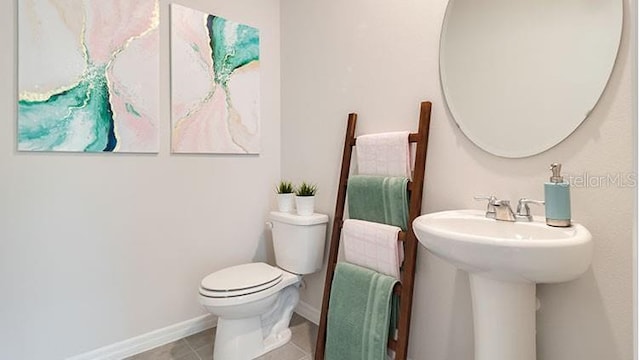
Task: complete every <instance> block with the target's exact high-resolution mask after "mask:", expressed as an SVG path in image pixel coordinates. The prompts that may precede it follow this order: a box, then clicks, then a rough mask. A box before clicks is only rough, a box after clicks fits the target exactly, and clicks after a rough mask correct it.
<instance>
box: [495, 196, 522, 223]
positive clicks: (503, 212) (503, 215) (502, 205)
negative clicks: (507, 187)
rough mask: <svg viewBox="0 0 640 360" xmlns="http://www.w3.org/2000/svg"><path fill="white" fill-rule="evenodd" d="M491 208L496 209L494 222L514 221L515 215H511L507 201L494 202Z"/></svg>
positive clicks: (509, 204) (511, 211) (511, 210)
mask: <svg viewBox="0 0 640 360" xmlns="http://www.w3.org/2000/svg"><path fill="white" fill-rule="evenodd" d="M493 206H494V207H495V209H496V220H500V221H511V222H514V221H516V214H514V213H513V209H511V202H509V200H496V201H494V202H493Z"/></svg>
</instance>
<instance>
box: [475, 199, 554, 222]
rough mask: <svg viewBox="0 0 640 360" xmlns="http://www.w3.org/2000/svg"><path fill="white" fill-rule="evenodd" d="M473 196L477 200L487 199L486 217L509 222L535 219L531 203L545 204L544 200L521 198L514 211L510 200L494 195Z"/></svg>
mask: <svg viewBox="0 0 640 360" xmlns="http://www.w3.org/2000/svg"><path fill="white" fill-rule="evenodd" d="M473 198H474V199H475V200H487V211H486V213H485V217H487V218H489V219H496V220H500V221H509V222H515V221H533V216H531V209H530V208H529V204H537V205H544V201H540V200H531V199H527V198H521V199H520V200H519V201H518V207H517V208H516V212H515V213H514V212H513V209H512V208H511V202H510V201H509V200H498V198H496V197H495V196H493V195H490V196H474V197H473Z"/></svg>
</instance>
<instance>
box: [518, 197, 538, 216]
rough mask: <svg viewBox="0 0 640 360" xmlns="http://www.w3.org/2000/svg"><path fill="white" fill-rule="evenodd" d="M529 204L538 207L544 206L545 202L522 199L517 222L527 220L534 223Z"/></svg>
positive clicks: (519, 202) (519, 201)
mask: <svg viewBox="0 0 640 360" xmlns="http://www.w3.org/2000/svg"><path fill="white" fill-rule="evenodd" d="M529 204H536V205H544V201H542V200H532V199H527V198H522V199H520V200H518V208H517V209H516V219H517V220H521V221H523V220H526V221H532V220H533V217H532V216H531V209H530V208H529Z"/></svg>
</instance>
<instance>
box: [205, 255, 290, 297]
mask: <svg viewBox="0 0 640 360" xmlns="http://www.w3.org/2000/svg"><path fill="white" fill-rule="evenodd" d="M282 277H283V271H282V270H281V269H278V268H276V267H273V266H270V265H267V264H265V263H250V264H242V265H237V266H231V267H228V268H226V269H222V270H219V271H216V272H214V273H212V274H209V275H208V276H207V277H205V278H204V279H203V280H202V282H201V284H200V294H201V295H203V296H206V297H209V298H232V297H238V296H244V295H251V294H255V293H259V292H261V291H264V290H267V289H269V288H272V287H274V286H276V285H278V284H279V283H280V282H281V281H282Z"/></svg>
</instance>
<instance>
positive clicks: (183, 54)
mask: <svg viewBox="0 0 640 360" xmlns="http://www.w3.org/2000/svg"><path fill="white" fill-rule="evenodd" d="M171 119H172V129H173V130H172V137H171V143H172V146H171V149H172V151H173V152H174V153H218V154H220V153H221V154H257V153H259V151H260V34H259V31H258V29H256V28H254V27H251V26H248V25H244V24H240V23H237V22H233V21H230V20H227V19H225V18H222V17H220V16H215V15H210V14H207V13H204V12H201V11H198V10H194V9H190V8H187V7H184V6H181V5H177V4H172V5H171Z"/></svg>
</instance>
